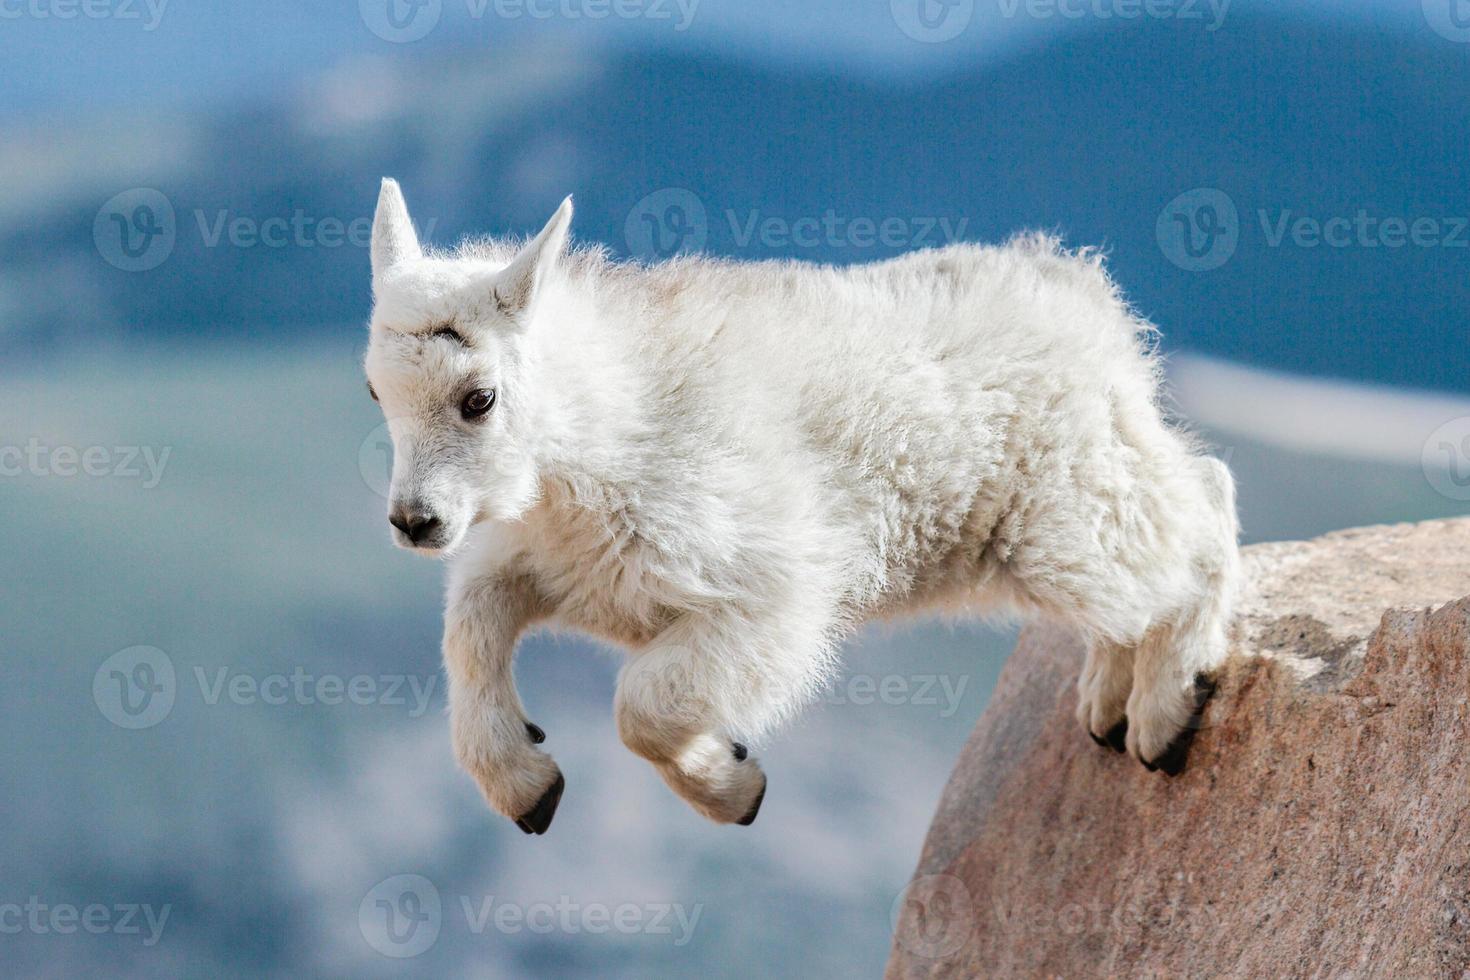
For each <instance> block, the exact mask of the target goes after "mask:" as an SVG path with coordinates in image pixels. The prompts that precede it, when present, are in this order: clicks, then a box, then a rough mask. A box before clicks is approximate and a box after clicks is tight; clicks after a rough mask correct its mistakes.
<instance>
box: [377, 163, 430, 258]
mask: <svg viewBox="0 0 1470 980" xmlns="http://www.w3.org/2000/svg"><path fill="white" fill-rule="evenodd" d="M372 253H373V278H374V279H377V278H379V277H380V276H382V275H383V273H385V272H387V271H388V270H389V269H391V268H392V267H393V266H395V265H397V264H398V263H400V262H404V261H406V260H409V259H418V258H422V257H423V254H424V251H423V249H422V248H420V247H419V236H418V235H416V234H415V233H414V230H413V221H412V220H411V219H410V218H409V216H408V205H407V204H405V203H404V201H403V192H402V191H400V190H399V189H398V181H396V180H394V179H393V178H391V177H384V178H383V188H382V190H380V191H379V192H378V210H377V213H376V214H374V215H373V247H372Z"/></svg>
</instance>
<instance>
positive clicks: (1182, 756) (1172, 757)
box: [1143, 674, 1215, 776]
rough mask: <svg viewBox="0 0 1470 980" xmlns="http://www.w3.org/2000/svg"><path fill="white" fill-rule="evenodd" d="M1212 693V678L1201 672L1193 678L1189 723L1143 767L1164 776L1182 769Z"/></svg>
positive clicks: (1213, 688) (1213, 689) (1171, 774)
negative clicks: (1161, 753)
mask: <svg viewBox="0 0 1470 980" xmlns="http://www.w3.org/2000/svg"><path fill="white" fill-rule="evenodd" d="M1214 694H1215V681H1214V680H1213V679H1211V678H1209V677H1206V676H1204V675H1203V674H1201V675H1199V676H1198V677H1196V678H1195V679H1194V712H1193V713H1192V714H1191V715H1190V716H1189V724H1188V725H1186V726H1185V728H1184V730H1183V731H1182V732H1180V733H1179V734H1178V735H1176V736H1174V741H1172V742H1170V743H1169V746H1168V748H1166V749H1164V754H1163V755H1161V756H1159V757H1158V758H1157V759H1154V760H1153V761H1152V762H1145V763H1144V764H1143V765H1144V768H1146V769H1147V770H1148V771H1149V772H1162V773H1163V774H1164V775H1166V776H1177V775H1179V774H1180V773H1181V772H1183V771H1184V763H1185V762H1186V761H1188V759H1189V747H1190V745H1192V744H1193V743H1194V733H1195V732H1197V731H1199V730H1200V725H1201V719H1203V717H1204V713H1205V705H1206V704H1207V703H1208V702H1209V700H1210V698H1211V697H1213V696H1214Z"/></svg>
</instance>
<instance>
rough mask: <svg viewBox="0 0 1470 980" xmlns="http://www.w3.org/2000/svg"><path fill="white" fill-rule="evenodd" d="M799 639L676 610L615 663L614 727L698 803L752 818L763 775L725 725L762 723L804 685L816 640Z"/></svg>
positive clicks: (807, 689)
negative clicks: (648, 639) (640, 646)
mask: <svg viewBox="0 0 1470 980" xmlns="http://www.w3.org/2000/svg"><path fill="white" fill-rule="evenodd" d="M813 632H814V634H816V633H819V631H813ZM801 640H802V637H798V636H795V635H792V633H791V632H790V631H782V630H781V629H779V628H765V629H763V628H761V626H760V625H758V624H756V623H753V622H751V621H750V620H749V619H747V618H744V617H736V616H731V617H729V618H728V619H727V618H723V617H720V616H718V615H713V616H686V617H685V618H683V619H681V620H680V621H678V622H677V623H675V624H674V625H673V626H671V627H670V628H669V629H668V630H666V631H665V632H664V633H663V634H661V635H660V636H659V637H658V639H656V640H655V641H654V642H653V643H652V644H651V645H650V646H649V647H648V649H647V650H645V651H643V652H642V653H640V654H638V655H637V656H636V657H635V658H634V659H633V660H632V661H630V662H629V663H628V664H627V665H626V666H625V667H624V668H623V671H622V673H621V675H620V676H619V678H618V689H617V697H616V701H615V705H614V708H615V712H616V716H617V724H618V734H619V735H620V736H621V737H622V740H623V743H624V744H625V745H627V746H628V748H630V749H632V750H633V751H634V752H635V753H637V754H638V755H640V756H642V757H643V758H645V759H647V760H648V761H649V762H651V763H653V765H654V768H656V769H657V770H658V772H659V775H661V776H662V777H663V779H664V782H666V783H668V785H669V788H670V789H672V790H673V791H674V792H675V793H677V794H678V795H679V796H681V797H682V798H683V799H684V800H685V801H687V802H688V803H689V804H690V805H691V806H692V807H694V809H695V810H697V811H698V812H699V813H701V814H703V815H704V816H706V817H708V818H709V819H711V820H713V821H715V822H716V823H737V824H741V825H749V824H751V823H753V822H754V821H755V818H756V814H757V813H758V812H759V811H760V806H761V802H762V801H763V800H764V799H765V795H766V776H765V773H763V772H762V771H761V767H760V764H759V763H758V762H757V760H756V759H755V758H754V757H752V756H751V755H750V754H749V752H748V751H747V749H746V747H745V746H744V745H742V744H741V743H739V742H737V741H735V740H734V739H733V738H732V737H731V733H732V732H738V731H745V730H759V729H761V728H764V727H766V726H767V725H768V724H769V723H770V722H771V721H773V720H775V719H777V718H780V717H783V716H785V715H787V714H789V713H790V710H791V709H792V708H793V707H794V706H795V704H796V703H797V702H799V701H801V700H802V699H803V697H804V696H805V695H809V694H811V693H812V691H813V689H814V688H815V686H816V685H817V684H818V683H819V682H820V679H821V678H820V671H821V666H822V664H823V663H824V662H825V661H824V660H823V658H822V657H821V655H820V654H821V650H822V647H821V642H822V640H821V638H820V636H819V635H813V636H811V637H807V638H806V640H807V642H801ZM805 654H810V656H809V657H806V656H803V655H805Z"/></svg>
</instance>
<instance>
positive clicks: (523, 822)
mask: <svg viewBox="0 0 1470 980" xmlns="http://www.w3.org/2000/svg"><path fill="white" fill-rule="evenodd" d="M566 788H567V781H566V777H564V776H563V775H562V774H561V773H560V772H558V773H557V774H556V782H554V783H552V784H551V788H550V789H548V790H547V791H546V792H544V793H542V794H541V799H539V800H537V801H536V805H535V806H533V807H531V812H530V813H528V814H526V815H525V816H523V817H521V818H520V819H519V820H517V821H516V826H517V827H519V828H521V830H522V831H524V832H525V833H528V834H544V833H546V828H548V827H550V826H551V818H552V817H554V816H556V805H557V804H558V803H560V802H561V791H562V790H564V789H566Z"/></svg>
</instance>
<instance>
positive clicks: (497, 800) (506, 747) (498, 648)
mask: <svg viewBox="0 0 1470 980" xmlns="http://www.w3.org/2000/svg"><path fill="white" fill-rule="evenodd" d="M543 614H544V610H543V609H542V604H541V600H540V597H539V594H538V593H537V591H536V589H535V587H534V585H533V584H532V583H531V582H530V581H529V579H527V578H526V577H524V576H519V575H514V574H507V573H505V572H504V571H499V572H494V573H490V574H485V575H480V576H476V575H469V576H465V577H463V578H461V577H455V578H454V579H452V580H451V582H450V589H449V602H448V606H447V608H446V611H445V617H444V667H445V671H446V673H447V674H448V675H449V718H450V730H451V732H452V735H453V741H454V754H455V757H456V758H457V759H458V760H459V764H460V766H462V767H463V768H464V769H465V770H466V771H467V772H468V773H469V774H470V775H471V776H473V777H474V778H475V782H476V783H478V784H479V786H480V792H482V793H483V794H484V795H485V799H486V800H487V801H488V802H489V803H490V806H492V807H493V808H494V809H496V810H498V811H499V812H501V813H503V814H505V815H506V816H507V817H510V818H511V819H512V820H514V821H515V823H516V826H518V827H520V828H521V830H523V831H525V832H526V833H528V834H544V833H546V830H547V828H548V827H550V826H551V818H552V817H553V816H555V815H556V807H557V804H558V803H559V802H561V794H562V790H563V789H564V788H565V786H566V781H565V779H563V778H562V774H561V769H560V768H558V767H557V764H556V763H555V762H554V761H552V758H551V756H549V755H547V754H546V753H545V752H542V751H541V750H540V749H538V748H537V747H536V746H537V745H539V744H540V743H541V742H542V741H543V740H544V739H545V738H546V735H545V733H544V732H542V731H541V729H540V728H539V727H537V726H536V725H534V724H532V723H531V722H530V721H529V720H527V718H526V711H525V708H524V707H523V706H522V705H521V697H520V694H519V693H518V692H517V691H516V684H515V675H514V673H513V670H512V662H513V660H514V655H515V646H516V640H517V639H518V638H519V636H520V634H521V632H522V630H524V629H525V628H526V627H527V626H529V625H530V624H531V623H533V622H535V621H536V620H537V619H539V618H541V616H542V615H543Z"/></svg>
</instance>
